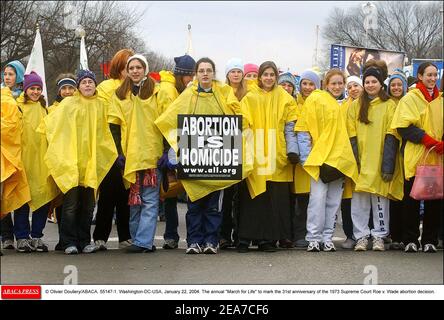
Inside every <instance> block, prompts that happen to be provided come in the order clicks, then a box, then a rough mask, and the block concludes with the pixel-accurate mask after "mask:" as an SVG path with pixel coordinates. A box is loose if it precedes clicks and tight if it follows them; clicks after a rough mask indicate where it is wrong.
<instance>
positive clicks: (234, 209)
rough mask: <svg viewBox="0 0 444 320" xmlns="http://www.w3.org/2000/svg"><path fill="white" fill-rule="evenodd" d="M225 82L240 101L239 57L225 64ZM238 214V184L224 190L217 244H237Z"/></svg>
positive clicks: (242, 88) (241, 75) (243, 92)
mask: <svg viewBox="0 0 444 320" xmlns="http://www.w3.org/2000/svg"><path fill="white" fill-rule="evenodd" d="M225 83H226V84H228V85H229V86H230V87H232V88H233V92H234V95H235V96H236V98H237V99H238V100H239V101H241V100H242V98H243V97H244V96H245V95H246V94H247V90H248V88H247V81H246V80H245V79H244V65H243V63H242V60H241V59H239V58H231V59H230V60H228V62H227V64H226V66H225ZM238 215H239V184H235V185H233V186H231V187H229V188H226V189H225V190H224V201H223V203H222V224H221V228H220V241H219V246H220V248H221V249H226V248H229V247H233V246H235V245H237V242H238V239H237V238H238V237H237V228H236V225H237V217H238Z"/></svg>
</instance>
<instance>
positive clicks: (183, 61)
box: [173, 54, 196, 76]
mask: <svg viewBox="0 0 444 320" xmlns="http://www.w3.org/2000/svg"><path fill="white" fill-rule="evenodd" d="M174 62H175V63H176V66H175V67H174V71H173V73H174V74H175V75H178V76H192V75H193V74H194V68H196V61H194V59H193V58H192V57H191V56H189V55H187V54H186V55H184V56H180V57H175V58H174Z"/></svg>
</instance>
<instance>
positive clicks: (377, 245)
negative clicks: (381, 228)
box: [372, 237, 385, 251]
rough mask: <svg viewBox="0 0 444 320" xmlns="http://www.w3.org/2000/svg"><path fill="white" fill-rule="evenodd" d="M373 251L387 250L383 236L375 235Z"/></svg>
mask: <svg viewBox="0 0 444 320" xmlns="http://www.w3.org/2000/svg"><path fill="white" fill-rule="evenodd" d="M372 250H373V251H385V247H384V240H383V239H382V238H378V237H373V247H372Z"/></svg>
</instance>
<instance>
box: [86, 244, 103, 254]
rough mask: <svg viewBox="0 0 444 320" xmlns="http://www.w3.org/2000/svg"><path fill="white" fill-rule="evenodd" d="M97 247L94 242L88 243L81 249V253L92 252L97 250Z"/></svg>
mask: <svg viewBox="0 0 444 320" xmlns="http://www.w3.org/2000/svg"><path fill="white" fill-rule="evenodd" d="M98 250H99V248H97V246H96V245H95V244H88V245H87V246H86V247H85V248H83V249H82V253H94V252H96V251H98Z"/></svg>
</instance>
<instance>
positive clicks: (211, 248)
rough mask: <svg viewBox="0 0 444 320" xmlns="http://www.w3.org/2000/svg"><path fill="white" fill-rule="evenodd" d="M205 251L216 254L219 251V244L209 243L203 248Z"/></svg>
mask: <svg viewBox="0 0 444 320" xmlns="http://www.w3.org/2000/svg"><path fill="white" fill-rule="evenodd" d="M203 253H205V254H216V253H217V246H215V245H213V244H211V243H207V244H206V245H205V248H204V249H203Z"/></svg>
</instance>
